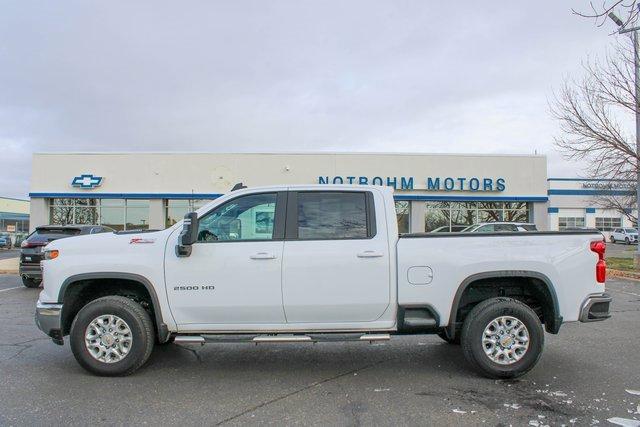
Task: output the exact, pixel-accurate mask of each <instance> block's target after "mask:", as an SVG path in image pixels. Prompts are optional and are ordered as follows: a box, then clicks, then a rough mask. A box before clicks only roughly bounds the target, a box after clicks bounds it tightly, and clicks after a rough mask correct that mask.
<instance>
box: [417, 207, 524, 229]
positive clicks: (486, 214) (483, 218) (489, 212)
mask: <svg viewBox="0 0 640 427" xmlns="http://www.w3.org/2000/svg"><path fill="white" fill-rule="evenodd" d="M530 211H531V205H530V204H528V203H527V202H440V201H436V202H427V203H426V214H425V230H426V231H427V232H431V231H438V232H447V231H462V230H463V229H464V228H465V227H467V226H469V225H473V224H477V223H480V222H500V221H506V222H529V221H530V218H531V212H530Z"/></svg>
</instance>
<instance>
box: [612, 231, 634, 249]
mask: <svg viewBox="0 0 640 427" xmlns="http://www.w3.org/2000/svg"><path fill="white" fill-rule="evenodd" d="M609 240H610V241H611V243H617V242H625V243H626V244H627V245H630V244H632V243H638V230H636V229H635V228H614V229H613V231H612V232H611V236H609Z"/></svg>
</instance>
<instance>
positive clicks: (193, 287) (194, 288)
mask: <svg viewBox="0 0 640 427" xmlns="http://www.w3.org/2000/svg"><path fill="white" fill-rule="evenodd" d="M215 288H216V287H215V286H213V285H186V286H174V287H173V290H174V291H198V290H203V291H212V290H214V289H215Z"/></svg>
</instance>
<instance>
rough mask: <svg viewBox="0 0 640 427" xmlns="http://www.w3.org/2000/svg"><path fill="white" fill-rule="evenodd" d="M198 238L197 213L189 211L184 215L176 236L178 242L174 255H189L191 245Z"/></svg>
mask: <svg viewBox="0 0 640 427" xmlns="http://www.w3.org/2000/svg"><path fill="white" fill-rule="evenodd" d="M197 240H198V214H196V213H195V212H189V213H188V214H186V215H185V216H184V222H183V223H182V231H181V232H180V235H179V236H178V242H179V244H178V245H176V255H177V256H179V257H187V256H189V255H191V245H193V244H194V243H195V242H196V241H197Z"/></svg>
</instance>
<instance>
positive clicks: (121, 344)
mask: <svg viewBox="0 0 640 427" xmlns="http://www.w3.org/2000/svg"><path fill="white" fill-rule="evenodd" d="M84 344H85V346H86V347H87V350H88V351H89V354H90V355H91V356H92V357H93V358H94V359H96V360H99V361H100V362H104V363H115V362H120V361H121V360H122V359H124V358H125V357H126V356H127V354H129V351H130V350H131V344H133V337H132V334H131V328H129V325H127V322H125V321H124V320H122V319H121V318H119V317H118V316H114V315H113V314H105V315H102V316H98V317H96V318H95V319H93V320H92V321H91V323H89V326H87V329H86V331H85V334H84Z"/></svg>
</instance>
